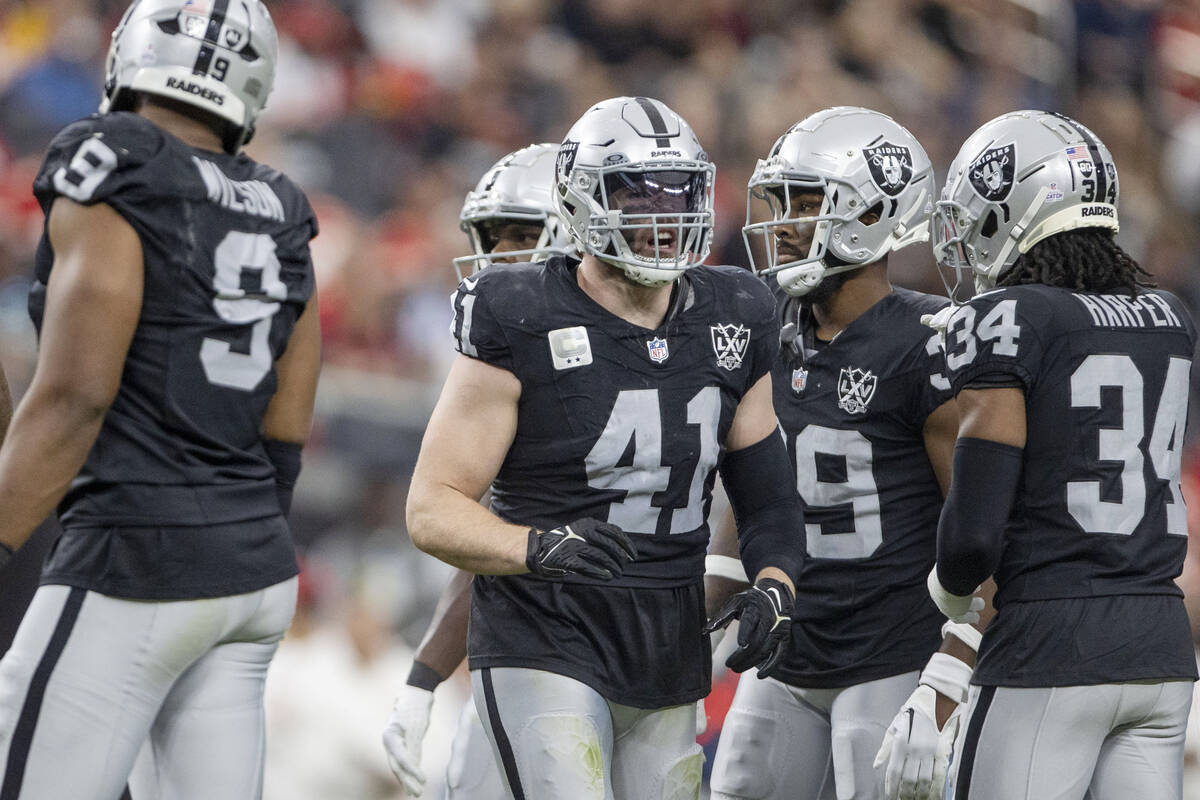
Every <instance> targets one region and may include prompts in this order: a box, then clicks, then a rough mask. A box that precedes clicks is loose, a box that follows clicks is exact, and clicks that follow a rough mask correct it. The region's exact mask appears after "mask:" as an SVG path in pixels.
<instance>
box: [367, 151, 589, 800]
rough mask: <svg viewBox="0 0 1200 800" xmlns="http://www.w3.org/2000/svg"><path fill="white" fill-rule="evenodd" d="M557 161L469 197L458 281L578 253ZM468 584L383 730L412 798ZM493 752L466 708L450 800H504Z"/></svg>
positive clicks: (536, 160) (523, 154)
mask: <svg viewBox="0 0 1200 800" xmlns="http://www.w3.org/2000/svg"><path fill="white" fill-rule="evenodd" d="M557 156H558V145H555V144H533V145H530V146H528V147H524V148H522V149H520V150H517V151H516V152H513V153H509V154H508V155H506V156H505V157H504V158H502V159H500V160H499V161H497V162H496V163H495V165H493V166H492V168H491V169H489V170H488V171H487V172H486V173H484V175H483V177H482V178H480V179H479V183H478V184H476V186H475V189H474V190H473V191H471V192H470V193H468V194H467V199H466V201H465V202H464V203H463V207H462V213H461V214H460V215H459V225H460V227H461V228H462V230H463V232H464V233H465V234H467V238H468V240H469V241H470V242H471V251H472V254H471V255H469V256H461V257H459V258H456V259H454V268H455V271H456V272H457V273H458V276H459V278H460V279H461V278H463V277H464V272H465V273H466V274H467V275H473V274H474V273H476V272H478V271H479V270H480V269H482V268H484V267H486V266H487V265H489V264H492V263H496V264H511V263H515V262H517V261H544V260H545V259H547V258H549V257H550V256H553V255H561V254H564V253H567V252H573V249H572V248H569V243H570V237H569V235H568V234H567V229H566V226H565V225H563V224H562V221H561V220H560V219H559V218H558V214H557V212H556V211H555V210H554V206H553V203H552V201H551V197H550V192H551V190H552V189H553V186H554V162H555V160H556V158H557ZM470 587H471V583H470V573H467V572H463V571H461V570H460V571H458V572H456V573H455V574H454V575H453V576H452V577H451V579H450V582H449V583H448V584H447V585H446V588H445V590H444V591H443V592H442V596H441V598H440V599H439V601H438V607H437V609H436V610H435V612H434V618H433V621H432V622H431V623H430V625H429V629H428V630H427V631H426V632H425V637H424V638H423V639H422V641H421V644H420V646H419V647H418V648H417V652H416V654H415V655H414V657H413V665H412V669H411V670H410V672H409V674H408V682H407V683H406V684H405V685H404V687H402V689H401V691H400V694H399V695H398V696H397V698H396V704H395V707H394V708H393V710H392V715H391V717H390V718H389V719H388V724H387V727H386V728H385V729H384V732H383V746H384V749H385V750H386V751H387V754H388V761H389V763H390V764H391V767H392V772H394V773H395V775H396V779H397V780H399V781H400V783H401V784H403V786H404V789H405V791H406V792H407V793H408V794H409V796H411V797H420V796H421V793H422V792H423V791H424V787H425V775H424V773H423V772H422V771H421V749H422V748H421V745H422V741H423V740H424V738H425V732H426V730H427V729H428V728H429V712H430V709H431V708H432V707H433V690H434V689H435V688H437V686H438V684H440V683H441V682H442V681H444V680H445V679H446V678H448V677H450V675H451V674H452V673H453V672H454V671H455V670H456V669H458V666H459V664H461V663H462V661H463V659H464V658H466V657H467V617H468V611H469V608H470V592H471V588H470ZM490 748H491V745H489V744H488V742H487V738H486V735H485V733H484V731H483V724H482V723H481V722H480V721H479V714H478V712H477V711H476V710H475V704H474V703H473V702H471V703H467V704H466V707H465V708H463V713H462V717H461V718H460V720H459V727H458V733H457V734H456V736H455V738H454V743H453V752H452V754H451V757H450V764H451V773H450V774H448V775H447V779H446V783H447V786H446V796H447V800H468V799H469V800H489V799H491V798H494V799H495V800H500V798H503V797H504V787H503V783H502V782H501V779H500V773H499V769H498V768H497V766H496V762H495V760H494V759H493V758H492V756H491V751H490ZM460 765H461V769H460V768H459V766H460Z"/></svg>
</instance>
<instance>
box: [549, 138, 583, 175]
mask: <svg viewBox="0 0 1200 800" xmlns="http://www.w3.org/2000/svg"><path fill="white" fill-rule="evenodd" d="M577 152H579V142H570V141H568V142H563V143H562V144H561V145H560V146H559V148H558V159H557V160H555V162H554V174H555V175H556V176H557V177H558V179H559V180H566V179H567V176H568V175H570V174H571V167H573V166H575V154H576V153H577Z"/></svg>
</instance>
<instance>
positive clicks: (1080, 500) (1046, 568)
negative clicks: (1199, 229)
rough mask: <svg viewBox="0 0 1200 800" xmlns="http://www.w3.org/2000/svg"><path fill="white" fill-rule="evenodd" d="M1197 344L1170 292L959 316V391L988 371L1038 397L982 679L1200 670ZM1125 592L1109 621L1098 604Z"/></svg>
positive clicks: (1034, 289) (1047, 298) (974, 305)
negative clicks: (1198, 629) (1193, 523)
mask: <svg viewBox="0 0 1200 800" xmlns="http://www.w3.org/2000/svg"><path fill="white" fill-rule="evenodd" d="M1195 344H1196V336H1195V328H1194V326H1193V324H1192V321H1191V319H1190V318H1189V317H1188V315H1187V312H1186V311H1184V309H1183V307H1182V304H1181V303H1180V302H1179V300H1178V299H1177V298H1175V297H1174V296H1173V295H1171V294H1169V293H1167V292H1162V291H1145V292H1139V293H1138V295H1137V296H1135V297H1130V296H1128V295H1122V294H1093V293H1079V292H1072V291H1069V290H1067V289H1059V288H1052V287H1047V286H1042V285H1027V286H1015V287H1008V288H1004V289H997V290H995V291H991V292H987V293H985V294H982V295H979V296H978V297H976V298H974V299H973V300H971V302H970V303H969V304H967V305H965V306H964V307H963V308H961V309H959V310H958V311H957V312H956V313H955V315H954V317H953V318H952V319H951V321H950V326H949V328H948V330H947V350H946V363H947V366H948V368H949V371H950V377H951V381H952V383H953V386H954V389H955V391H956V392H958V391H961V390H962V389H963V388H965V387H970V386H971V385H972V382H973V381H977V380H980V379H984V376H988V377H989V378H993V379H994V378H995V377H1001V378H1008V379H1011V380H1013V381H1014V382H1016V383H1018V384H1019V385H1020V386H1021V387H1023V389H1024V393H1025V408H1026V420H1027V435H1026V443H1025V449H1024V461H1023V467H1022V475H1021V480H1020V483H1019V486H1018V490H1017V497H1016V502H1015V505H1014V508H1013V511H1012V514H1011V515H1010V518H1009V522H1008V526H1007V530H1006V532H1005V540H1004V548H1003V553H1002V557H1001V562H1000V566H999V568H998V569H997V571H996V574H995V578H996V584H997V587H998V592H997V595H996V606H997V608H998V609H999V613H998V615H997V617H996V618H995V620H993V622H992V623H991V625H990V626H989V628H988V630H987V632H986V633H985V634H984V640H983V646H982V648H981V650H980V658H979V666H978V668H977V670H976V680H977V681H978V682H985V683H1000V684H1005V683H1009V682H1012V683H1015V684H1016V685H1034V686H1036V685H1071V684H1075V683H1078V684H1084V683H1098V682H1108V681H1116V680H1134V679H1139V678H1154V677H1171V676H1180V677H1191V676H1194V675H1195V660H1194V656H1193V654H1192V647H1191V644H1190V636H1189V634H1188V629H1187V618H1186V615H1185V614H1184V613H1183V605H1182V601H1181V600H1180V599H1179V598H1180V597H1181V592H1180V590H1179V588H1178V587H1177V586H1176V585H1175V580H1174V579H1175V577H1176V576H1178V575H1179V573H1180V570H1181V569H1182V566H1183V559H1184V555H1185V553H1186V550H1187V512H1186V509H1185V507H1184V502H1183V496H1182V494H1181V491H1180V485H1179V474H1180V463H1181V457H1182V448H1183V436H1184V428H1185V425H1186V422H1187V404H1188V386H1189V374H1190V371H1191V362H1192V353H1193V351H1194V349H1195ZM1118 597H1119V598H1122V599H1121V600H1120V601H1119V602H1117V601H1116V600H1115V599H1114V600H1113V601H1107V600H1106V601H1104V603H1103V607H1104V609H1105V613H1104V614H1103V615H1097V614H1095V613H1094V610H1095V609H1096V608H1099V607H1100V606H1101V604H1099V603H1089V602H1085V601H1087V600H1092V599H1096V598H1118ZM1047 603H1049V604H1051V605H1050V606H1047V605H1046V604H1047ZM1048 608H1053V609H1054V613H1049V612H1048ZM1132 630H1136V631H1137V632H1138V636H1139V639H1143V640H1146V639H1148V640H1151V641H1154V642H1156V645H1155V646H1154V647H1145V646H1131V645H1132V644H1133V640H1132V639H1130V638H1128V637H1127V636H1126V635H1125V634H1124V633H1121V632H1122V631H1124V632H1126V633H1127V632H1128V631H1132ZM1014 642H1016V643H1017V644H1015V645H1014V644H1013V643H1014ZM1001 643H1007V644H1006V645H1005V646H999V645H1000V644H1001ZM1017 675H1019V676H1020V678H1019V679H1018V680H1013V676H1017Z"/></svg>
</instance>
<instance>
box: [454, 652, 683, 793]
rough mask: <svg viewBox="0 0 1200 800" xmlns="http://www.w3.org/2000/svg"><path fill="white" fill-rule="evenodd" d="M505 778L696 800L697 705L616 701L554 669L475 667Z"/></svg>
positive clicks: (535, 789) (524, 789) (546, 786)
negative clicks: (638, 705)
mask: <svg viewBox="0 0 1200 800" xmlns="http://www.w3.org/2000/svg"><path fill="white" fill-rule="evenodd" d="M471 686H472V688H473V690H474V694H475V705H476V708H478V709H479V715H480V717H481V718H482V719H483V723H484V728H485V730H486V731H487V734H488V739H489V740H490V741H491V744H492V751H493V754H494V755H495V757H496V761H497V763H498V764H499V765H500V767H501V774H502V776H503V778H504V785H505V788H506V789H507V790H508V792H509V795H508V796H509V797H512V798H514V799H515V800H522V799H523V800H563V799H564V798H571V800H614V798H619V800H696V798H697V797H699V794H700V779H701V774H702V768H703V765H704V754H703V753H702V752H701V750H700V746H699V745H698V744H696V705H695V704H694V703H688V704H687V705H682V706H670V707H668V708H659V709H652V710H651V709H642V708H633V707H631V706H623V705H620V704H618V703H612V702H609V701H608V700H606V699H604V698H603V697H601V696H600V694H599V693H598V692H596V691H595V690H594V689H592V688H591V687H589V686H587V685H585V684H583V683H581V682H579V681H576V680H574V679H572V678H567V677H565V676H562V675H556V674H554V673H551V672H543V671H541V670H535V669H519V668H508V667H496V668H491V669H481V670H472V671H471Z"/></svg>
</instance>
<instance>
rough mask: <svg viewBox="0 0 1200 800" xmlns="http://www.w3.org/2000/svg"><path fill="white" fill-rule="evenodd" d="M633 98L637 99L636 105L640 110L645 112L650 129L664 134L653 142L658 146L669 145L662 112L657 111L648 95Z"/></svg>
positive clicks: (669, 141)
mask: <svg viewBox="0 0 1200 800" xmlns="http://www.w3.org/2000/svg"><path fill="white" fill-rule="evenodd" d="M634 99H635V100H637V102H638V105H639V106H641V107H642V110H643V111H645V112H646V119H648V120H650V127H651V129H653V131H654V132H655V133H661V134H664V135H663V136H660V137H659V138H657V139H655V140H654V141H655V144H657V145H658V146H659V147H670V146H671V140H670V139H669V138H667V137H666V135H665V134H666V133H668V131H667V123H666V121H665V120H663V117H662V114H661V113H659V110H658V106H656V105H654V101H653V100H651V99H650V98H648V97H635V98H634Z"/></svg>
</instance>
